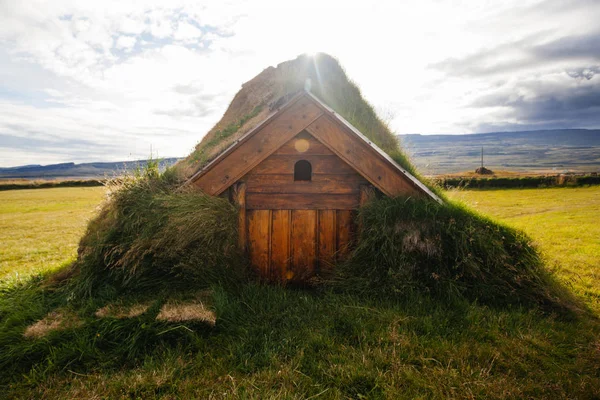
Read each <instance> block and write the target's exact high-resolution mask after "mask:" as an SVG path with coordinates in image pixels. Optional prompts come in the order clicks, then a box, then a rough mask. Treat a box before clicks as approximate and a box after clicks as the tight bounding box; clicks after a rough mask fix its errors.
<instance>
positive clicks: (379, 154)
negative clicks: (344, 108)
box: [306, 92, 443, 204]
mask: <svg viewBox="0 0 600 400" xmlns="http://www.w3.org/2000/svg"><path fill="white" fill-rule="evenodd" d="M306 94H307V95H308V96H310V97H311V98H312V99H313V100H314V101H315V102H316V103H317V104H319V105H320V106H321V107H322V108H323V111H324V113H325V115H329V116H330V117H332V118H334V119H335V120H337V121H338V122H339V123H341V124H342V125H343V127H344V128H346V129H348V130H350V131H351V132H352V133H353V134H354V135H355V136H356V137H357V138H359V139H360V140H361V141H362V142H363V143H364V144H365V145H366V146H368V148H370V149H371V150H372V152H373V153H375V154H376V156H377V157H379V158H380V159H383V160H384V161H385V162H386V163H388V164H390V165H391V166H392V167H393V169H395V170H396V171H397V172H399V173H400V174H401V175H403V176H404V177H406V178H407V179H408V180H409V181H410V182H411V183H412V184H413V185H414V186H416V187H417V189H418V190H419V191H420V192H422V193H424V194H426V195H427V196H428V197H430V198H432V199H433V200H435V201H437V202H438V203H440V204H443V201H442V199H440V198H439V197H438V196H437V195H436V194H435V193H433V192H432V191H431V190H430V189H429V188H428V187H427V186H425V185H424V184H423V182H421V181H420V180H418V179H417V178H416V177H414V176H413V175H412V174H411V173H410V172H408V171H407V170H405V169H404V168H402V167H401V166H400V165H398V163H396V161H394V159H393V158H391V157H390V156H389V155H388V154H387V153H386V152H385V151H383V150H381V149H380V148H379V147H378V146H377V145H376V144H374V143H373V142H372V141H371V140H369V138H367V137H366V136H365V135H363V134H362V133H361V132H360V131H359V130H358V129H357V128H356V127H354V126H353V125H352V124H351V123H350V122H348V121H346V120H345V119H344V117H342V116H341V115H339V114H338V113H336V112H335V111H334V110H333V109H331V108H330V107H329V106H327V105H326V104H325V103H323V102H322V101H321V100H320V99H319V98H318V97H316V96H315V95H313V94H312V93H310V92H306ZM321 118H322V117H321ZM315 122H316V121H315ZM307 131H308V132H311V133H312V134H313V136H315V137H316V138H317V139H319V140H321V138H319V136H318V134H315V133H314V132H312V131H311V129H310V128H309V129H307ZM321 141H322V140H321ZM323 144H325V145H326V146H328V147H329V148H330V149H331V150H332V151H333V152H334V153H336V154H337V155H338V156H340V157H341V158H342V159H343V160H344V161H346V162H348V161H349V159H348V157H347V156H345V154H344V153H343V152H340V151H339V149H337V148H334V147H332V146H330V145H329V144H327V143H323ZM348 163H349V164H350V165H352V166H353V167H354V168H356V169H357V171H358V172H359V173H360V174H361V175H363V176H364V177H365V178H367V180H369V181H370V182H371V183H372V184H373V185H374V186H376V187H378V188H379V189H380V190H382V192H384V193H386V194H388V195H391V196H394V195H395V194H394V193H393V192H390V190H387V189H386V188H384V187H381V184H380V183H379V182H377V181H373V180H372V179H369V177H368V176H367V175H366V174H365V171H364V170H362V169H361V168H360V167H359V166H357V165H356V164H357V163H354V162H348Z"/></svg>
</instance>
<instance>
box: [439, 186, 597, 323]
mask: <svg viewBox="0 0 600 400" xmlns="http://www.w3.org/2000/svg"><path fill="white" fill-rule="evenodd" d="M449 195H450V197H451V198H453V199H457V200H461V201H463V202H465V203H466V204H468V205H469V206H472V207H473V208H475V209H476V210H479V211H480V212H482V213H485V214H488V215H492V216H494V217H495V218H496V219H498V220H500V221H503V222H506V223H507V224H509V225H512V226H514V227H516V228H519V229H522V230H524V231H525V232H527V233H528V234H529V235H530V236H531V237H532V238H533V239H534V240H535V242H536V243H537V245H538V247H539V248H540V249H541V250H542V252H543V254H544V256H545V261H546V264H547V265H548V266H549V267H550V268H552V269H554V271H555V272H556V274H557V275H558V276H559V277H560V278H561V280H562V281H563V282H564V283H565V284H567V285H568V286H569V287H570V288H571V289H572V290H573V291H574V292H575V293H577V294H578V295H580V296H582V297H583V298H585V299H586V303H587V304H588V305H589V306H590V307H592V308H594V309H595V310H596V311H597V312H598V314H600V219H599V216H600V186H592V187H587V188H548V189H523V190H513V189H507V190H457V191H451V192H449Z"/></svg>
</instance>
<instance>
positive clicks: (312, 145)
mask: <svg viewBox="0 0 600 400" xmlns="http://www.w3.org/2000/svg"><path fill="white" fill-rule="evenodd" d="M297 140H306V141H307V142H308V149H307V150H306V152H304V153H301V152H299V151H298V150H297V148H296V141H297ZM273 154H276V155H297V156H300V155H302V154H312V155H321V156H332V155H334V153H333V152H332V151H331V150H329V148H328V147H327V146H325V145H324V144H323V143H321V142H319V141H318V140H317V139H315V138H314V136H312V135H311V134H309V133H308V132H306V131H302V132H300V133H299V134H298V135H296V136H295V137H294V138H292V139H291V140H289V141H288V142H287V143H285V144H284V145H283V146H281V147H280V148H279V149H278V150H277V151H276V152H275V153H273Z"/></svg>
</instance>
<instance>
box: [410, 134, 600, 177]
mask: <svg viewBox="0 0 600 400" xmlns="http://www.w3.org/2000/svg"><path fill="white" fill-rule="evenodd" d="M399 137H400V140H401V144H402V147H403V148H404V149H405V150H406V151H407V153H408V154H410V155H411V157H412V161H413V163H414V164H415V165H416V166H417V168H418V169H419V170H420V171H421V172H422V173H423V174H426V175H436V174H445V173H454V172H462V171H470V170H475V168H477V167H478V166H480V164H481V148H482V147H483V154H484V164H485V166H486V167H487V168H490V169H492V170H510V171H531V172H544V171H548V172H550V171H554V172H563V171H572V172H577V171H581V172H598V171H600V129H560V130H541V131H523V132H493V133H476V134H468V135H419V134H414V135H400V136H399Z"/></svg>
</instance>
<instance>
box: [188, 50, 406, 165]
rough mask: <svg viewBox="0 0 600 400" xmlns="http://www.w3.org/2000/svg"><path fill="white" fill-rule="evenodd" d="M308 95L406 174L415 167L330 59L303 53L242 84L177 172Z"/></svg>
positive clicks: (210, 155)
mask: <svg viewBox="0 0 600 400" xmlns="http://www.w3.org/2000/svg"><path fill="white" fill-rule="evenodd" d="M306 85H309V86H310V91H311V93H313V94H314V95H315V96H317V97H318V98H319V99H321V100H322V101H323V102H325V103H326V104H327V105H328V106H329V107H331V108H333V109H334V110H335V111H336V112H337V113H339V114H340V115H341V116H343V117H344V118H345V119H346V120H347V121H348V122H350V123H351V124H352V125H354V126H355V127H356V128H358V130H360V131H361V132H362V133H363V134H364V135H365V136H367V137H368V138H369V139H370V140H371V141H373V142H374V143H375V144H377V146H379V147H380V148H381V149H383V150H384V151H385V152H386V153H388V154H389V155H390V156H392V157H393V158H394V159H395V160H396V161H397V162H398V163H399V164H400V165H401V166H402V167H404V168H405V169H407V170H408V171H409V172H411V173H412V172H414V168H413V167H412V165H410V163H409V162H408V160H407V158H406V157H405V155H404V154H403V153H402V152H401V151H400V148H399V146H398V139H397V138H396V136H395V135H394V134H393V133H392V132H391V130H390V129H389V127H388V126H387V124H386V123H385V122H383V121H382V120H381V119H380V118H379V117H378V116H377V114H376V112H375V110H373V107H372V106H371V105H370V104H369V103H367V102H366V101H365V100H364V99H363V97H362V95H361V93H360V90H359V89H358V87H357V86H356V85H355V84H354V83H352V82H351V81H350V80H349V79H348V76H347V75H346V73H345V72H344V69H343V68H342V66H341V65H340V63H339V62H338V61H337V60H336V59H335V58H333V57H332V56H330V55H328V54H324V53H318V54H315V55H312V56H309V55H306V54H303V55H300V56H298V57H297V58H296V59H294V60H289V61H285V62H283V63H281V64H279V65H277V67H269V68H267V69H265V70H264V71H262V72H261V73H260V74H258V75H257V76H256V77H254V78H253V79H251V80H250V81H248V82H246V83H245V84H243V85H242V88H241V89H240V91H239V92H238V93H237V94H236V95H235V97H234V98H233V100H232V102H231V104H230V105H229V107H228V108H227V111H225V114H224V115H223V117H222V118H221V120H220V121H219V122H218V123H217V124H216V125H215V126H214V127H213V128H212V129H211V130H210V131H209V132H208V133H207V134H206V136H205V137H204V138H203V139H202V141H201V142H200V143H198V145H197V146H196V148H195V149H194V151H193V152H192V153H191V154H190V155H189V156H188V157H187V158H186V159H185V160H183V161H182V162H180V163H179V164H178V166H177V168H178V169H179V170H180V171H182V172H183V175H184V176H191V175H192V174H193V173H195V172H196V171H198V170H199V169H201V168H202V167H203V166H204V165H206V163H208V162H209V161H211V160H212V159H214V158H216V157H217V156H218V155H219V154H220V153H221V152H223V151H224V150H225V149H226V148H227V147H229V145H231V144H232V143H233V142H234V141H235V140H237V139H238V138H240V137H241V136H242V135H244V134H245V133H246V132H248V131H249V130H251V129H252V128H254V127H255V126H256V125H258V124H259V123H260V122H261V121H263V120H264V119H266V118H267V116H268V115H269V114H270V113H271V112H273V110H275V109H276V108H277V107H279V106H280V105H282V104H284V103H285V102H286V101H287V100H288V99H289V98H291V97H292V96H293V95H294V94H295V93H297V92H298V91H300V90H302V89H304V88H305V87H306Z"/></svg>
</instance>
